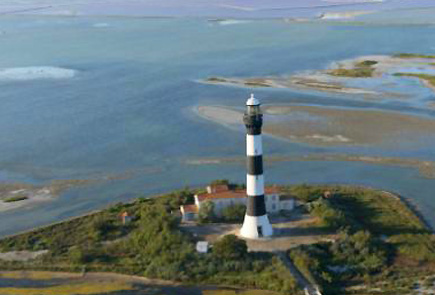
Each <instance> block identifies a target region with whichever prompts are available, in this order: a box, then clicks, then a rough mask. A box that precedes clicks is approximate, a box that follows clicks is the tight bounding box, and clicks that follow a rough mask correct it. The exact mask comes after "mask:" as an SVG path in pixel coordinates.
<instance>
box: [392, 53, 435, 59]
mask: <svg viewBox="0 0 435 295" xmlns="http://www.w3.org/2000/svg"><path fill="white" fill-rule="evenodd" d="M393 57H398V58H435V55H428V54H418V53H396V54H394V55H393Z"/></svg>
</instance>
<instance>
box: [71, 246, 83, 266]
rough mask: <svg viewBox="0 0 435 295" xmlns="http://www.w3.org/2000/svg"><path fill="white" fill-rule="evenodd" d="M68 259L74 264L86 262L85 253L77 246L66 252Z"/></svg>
mask: <svg viewBox="0 0 435 295" xmlns="http://www.w3.org/2000/svg"><path fill="white" fill-rule="evenodd" d="M68 258H69V260H70V261H71V262H72V263H74V264H83V263H85V262H86V261H87V258H86V255H85V253H84V252H83V250H82V249H81V248H79V247H78V246H73V247H71V248H70V249H69V250H68Z"/></svg>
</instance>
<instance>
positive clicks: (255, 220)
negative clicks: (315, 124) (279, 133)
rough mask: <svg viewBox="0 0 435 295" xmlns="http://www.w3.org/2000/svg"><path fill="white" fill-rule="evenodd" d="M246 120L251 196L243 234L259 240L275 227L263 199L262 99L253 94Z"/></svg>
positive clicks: (248, 186) (248, 185)
mask: <svg viewBox="0 0 435 295" xmlns="http://www.w3.org/2000/svg"><path fill="white" fill-rule="evenodd" d="M243 122H244V123H245V126H246V131H247V135H246V155H247V170H248V171H247V172H248V173H247V175H246V192H247V198H248V199H247V204H246V214H245V220H244V221H243V226H242V229H241V230H240V235H241V236H242V237H245V238H250V239H257V238H261V237H268V236H271V235H272V234H273V229H272V226H271V225H270V222H269V218H268V217H267V213H266V204H265V201H264V178H263V144H262V137H261V126H262V125H263V114H262V113H261V110H260V102H259V101H258V100H257V99H256V98H255V97H254V95H253V94H251V98H249V99H248V101H247V102H246V112H245V114H244V116H243Z"/></svg>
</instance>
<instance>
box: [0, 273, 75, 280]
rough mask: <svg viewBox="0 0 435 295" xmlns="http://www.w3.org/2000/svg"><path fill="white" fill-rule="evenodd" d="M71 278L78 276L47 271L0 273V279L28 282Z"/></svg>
mask: <svg viewBox="0 0 435 295" xmlns="http://www.w3.org/2000/svg"><path fill="white" fill-rule="evenodd" d="M73 276H79V274H62V273H54V272H49V271H25V272H22V271H20V272H18V271H2V272H0V278H1V279H15V280H20V279H28V280H36V281H38V280H42V281H45V280H52V279H55V278H71V277H73Z"/></svg>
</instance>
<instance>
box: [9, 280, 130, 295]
mask: <svg viewBox="0 0 435 295" xmlns="http://www.w3.org/2000/svg"><path fill="white" fill-rule="evenodd" d="M133 289H134V288H133V286H132V285H131V284H127V283H122V282H104V283H93V282H92V283H90V282H89V283H77V284H66V285H58V286H51V287H47V288H0V294H2V295H90V294H104V293H111V292H116V291H126V290H133Z"/></svg>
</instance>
